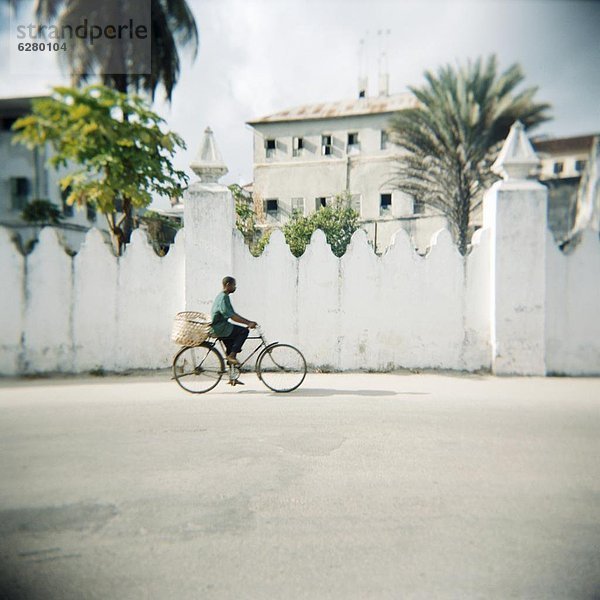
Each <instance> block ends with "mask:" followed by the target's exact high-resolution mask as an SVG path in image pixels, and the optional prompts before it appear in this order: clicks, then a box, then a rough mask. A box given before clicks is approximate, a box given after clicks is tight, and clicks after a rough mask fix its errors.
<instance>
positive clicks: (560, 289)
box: [546, 230, 600, 375]
mask: <svg viewBox="0 0 600 600" xmlns="http://www.w3.org/2000/svg"><path fill="white" fill-rule="evenodd" d="M598 246H599V243H598V233H597V232H594V231H592V230H586V231H585V232H584V234H583V236H582V239H581V241H580V243H579V244H578V245H577V246H576V247H575V248H574V249H573V250H572V251H571V252H569V253H568V254H566V255H565V254H563V253H562V252H561V251H560V250H559V249H558V248H557V247H556V245H555V244H554V240H553V239H552V236H551V235H548V236H547V257H548V262H547V275H546V278H547V282H548V285H547V288H546V309H547V310H546V371H547V372H548V373H550V374H562V375H564V374H571V375H597V374H598V373H600V252H599V248H598Z"/></svg>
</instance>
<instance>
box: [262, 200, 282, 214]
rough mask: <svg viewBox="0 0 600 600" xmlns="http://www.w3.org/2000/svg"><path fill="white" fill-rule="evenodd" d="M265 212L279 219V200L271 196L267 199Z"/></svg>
mask: <svg viewBox="0 0 600 600" xmlns="http://www.w3.org/2000/svg"><path fill="white" fill-rule="evenodd" d="M265 212H266V213H267V216H268V217H272V218H273V219H277V217H278V216H279V200H277V198H269V199H268V200H265Z"/></svg>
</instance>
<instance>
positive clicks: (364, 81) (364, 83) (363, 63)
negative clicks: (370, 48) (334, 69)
mask: <svg viewBox="0 0 600 600" xmlns="http://www.w3.org/2000/svg"><path fill="white" fill-rule="evenodd" d="M368 33H369V32H367V34H368ZM368 93H369V78H368V77H367V52H366V48H365V40H364V38H363V39H362V40H360V43H359V46H358V97H359V98H366V97H367V96H368Z"/></svg>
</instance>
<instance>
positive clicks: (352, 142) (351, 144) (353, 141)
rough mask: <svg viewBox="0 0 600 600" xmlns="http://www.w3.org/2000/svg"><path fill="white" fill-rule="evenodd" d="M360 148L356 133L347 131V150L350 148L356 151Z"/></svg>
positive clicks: (349, 150)
mask: <svg viewBox="0 0 600 600" xmlns="http://www.w3.org/2000/svg"><path fill="white" fill-rule="evenodd" d="M359 148H360V145H359V143H358V133H349V134H348V152H351V151H352V150H354V151H356V150H358V149H359Z"/></svg>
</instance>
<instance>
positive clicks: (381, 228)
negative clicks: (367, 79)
mask: <svg viewBox="0 0 600 600" xmlns="http://www.w3.org/2000/svg"><path fill="white" fill-rule="evenodd" d="M415 105H416V99H415V98H414V97H413V95H412V94H410V93H404V94H396V95H391V96H388V95H386V94H382V95H380V96H379V97H373V98H368V97H359V98H358V99H356V100H348V101H343V102H331V103H321V104H315V105H305V106H299V107H297V108H294V109H290V110H285V111H283V112H279V113H275V114H272V115H269V116H266V117H263V118H260V119H255V120H252V121H249V122H248V124H249V125H250V126H251V127H252V128H253V129H254V190H253V191H254V195H255V200H256V199H257V198H258V200H259V201H262V203H263V206H264V211H265V214H266V225H267V226H278V225H281V224H282V223H284V222H285V221H286V220H287V219H288V218H289V217H290V216H291V214H292V212H293V211H299V212H300V213H302V214H304V215H307V214H310V213H311V212H313V211H314V210H317V209H318V208H319V207H321V206H326V205H327V204H328V203H330V202H331V201H332V200H333V199H334V198H335V196H336V195H338V194H342V193H347V194H348V195H349V196H350V198H351V203H352V206H353V207H354V208H355V209H356V210H357V211H358V213H359V214H360V218H361V221H362V226H363V227H364V229H365V230H366V231H367V234H368V237H369V239H370V240H371V242H372V243H373V244H374V245H375V247H376V248H377V250H378V251H381V250H384V249H385V248H386V247H387V246H388V245H389V243H390V240H391V237H392V235H393V234H394V233H395V232H396V231H397V230H398V229H404V230H405V231H407V232H408V233H409V234H410V236H411V238H412V240H413V242H414V244H415V246H416V247H418V248H420V249H424V248H426V247H427V246H428V245H429V243H430V240H431V235H432V234H433V233H434V232H435V231H437V230H438V229H440V228H441V227H443V226H444V225H445V223H446V222H445V219H444V217H442V216H439V215H434V214H431V213H430V211H429V209H428V208H426V207H425V206H423V205H421V204H419V203H415V202H413V199H412V198H411V197H410V196H407V195H406V194H403V193H402V192H400V191H399V190H397V189H395V188H394V185H393V181H392V180H393V177H394V171H395V163H396V159H397V157H398V155H399V149H398V148H397V147H396V146H395V145H394V144H392V143H391V142H390V141H389V135H388V129H389V121H390V118H391V117H392V116H393V114H394V113H395V112H397V111H400V110H403V109H407V108H412V107H414V106H415Z"/></svg>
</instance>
